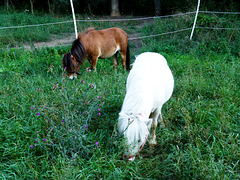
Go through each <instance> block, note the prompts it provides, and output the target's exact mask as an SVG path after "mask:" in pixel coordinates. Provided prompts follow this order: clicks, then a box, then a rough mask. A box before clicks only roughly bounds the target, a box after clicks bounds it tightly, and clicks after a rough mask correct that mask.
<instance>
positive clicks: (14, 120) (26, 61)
mask: <svg viewBox="0 0 240 180" xmlns="http://www.w3.org/2000/svg"><path fill="white" fill-rule="evenodd" d="M13 16H14V15H13ZM15 16H17V15H15ZM20 16H21V14H20ZM2 17H3V16H2ZM31 17H33V16H31ZM31 17H30V18H26V16H25V15H24V16H22V18H23V19H22V21H24V19H26V21H30V20H32V19H33V18H31ZM192 18H193V17H192V16H184V17H180V18H168V19H156V20H154V22H152V23H145V25H144V27H141V28H136V27H135V26H136V24H137V23H133V24H130V23H126V24H125V23H121V25H122V26H123V28H126V27H128V29H127V28H126V29H127V31H128V32H136V33H140V34H141V36H144V35H149V34H153V33H154V34H155V33H163V32H166V31H174V30H176V29H181V28H183V27H184V28H186V27H190V26H191V25H192V24H191V23H192V22H193V19H192ZM203 18H206V19H209V21H210V20H211V21H212V19H211V18H209V17H203ZM225 18H226V17H219V18H215V19H214V22H215V24H214V27H217V26H221V25H224V26H225V25H227V27H230V26H231V25H232V26H233V27H235V25H234V24H232V23H228V24H227V21H225ZM234 18H235V17H233V19H231V20H229V22H232V21H234V22H236V23H235V24H238V22H239V20H238V19H236V18H235V19H234ZM183 19H184V20H185V21H183ZM40 20H41V18H40V19H39V21H40ZM22 21H20V22H19V23H22ZM36 21H37V20H36ZM200 22H201V21H200ZM202 22H204V21H202ZM1 23H3V22H1ZM211 24H212V23H211ZM11 25H12V24H11V23H10V24H9V26H11ZM88 25H89V24H82V26H86V27H87V26H88ZM95 25H96V26H97V28H102V27H106V26H111V25H112V24H106V23H99V24H95ZM137 25H139V24H137ZM119 26H120V25H119ZM198 26H200V24H198ZM204 26H205V25H204ZM56 31H61V32H63V31H64V30H61V28H59V27H57V28H56ZM27 32H29V34H30V30H28V31H27ZM220 32H221V33H219V31H213V30H208V31H207V30H202V29H197V30H196V32H195V34H194V36H193V37H194V40H193V41H189V40H188V39H189V34H190V33H189V31H184V32H180V33H176V34H170V35H165V36H160V37H155V38H149V39H142V40H139V41H130V50H131V53H132V54H131V57H132V60H133V59H134V58H133V57H134V55H135V54H139V53H141V52H145V51H155V52H159V53H161V54H163V55H164V56H165V57H166V59H167V61H168V64H169V67H170V68H171V70H172V72H173V75H174V79H175V88H174V92H173V96H172V97H171V99H170V100H169V101H168V102H167V103H166V104H165V105H164V106H163V110H162V115H163V118H164V121H165V124H166V127H165V128H160V127H158V129H157V142H158V144H157V145H156V146H155V147H148V145H147V144H146V145H145V146H144V148H143V150H142V152H141V153H140V155H139V156H138V157H137V158H136V160H135V161H134V162H125V161H123V160H122V159H121V156H122V151H123V147H122V146H123V144H122V141H123V140H122V139H121V138H119V137H118V135H117V131H116V122H117V118H118V113H119V112H120V109H121V105H122V102H123V98H124V96H125V83H126V78H127V75H128V73H127V72H124V71H123V69H122V67H119V70H118V72H114V71H113V66H112V62H111V59H103V60H99V61H98V64H97V72H91V73H89V72H87V71H86V70H85V69H86V68H87V67H88V66H89V63H88V62H86V63H85V64H84V65H83V66H82V67H81V70H80V71H81V73H82V75H81V76H79V78H78V79H75V80H74V81H71V80H69V79H68V78H67V77H66V74H65V72H64V70H63V68H62V67H61V60H62V55H63V53H65V52H68V51H69V48H70V47H69V46H68V47H55V48H42V49H32V50H26V49H24V48H21V49H16V48H12V49H9V48H5V47H4V46H2V47H3V48H2V49H0V96H1V98H0V121H1V123H0V178H1V179H101V178H102V179H137V178H140V179H239V178H240V176H239V174H240V168H239V167H240V164H239V159H240V153H239V148H240V140H239V131H240V128H239V127H240V123H239V119H240V114H239V102H240V95H239V87H240V83H239V82H240V81H239V76H240V74H239V72H240V71H239V69H240V63H239V56H240V54H239V49H238V47H239V42H240V41H239V33H238V31H235V30H229V31H223V30H221V31H220ZM9 34H10V33H9ZM53 34H54V33H53ZM12 37H13V39H15V36H12ZM30 37H31V36H30V35H29V38H30ZM24 38H25V37H24ZM30 39H31V38H30ZM16 41H17V40H16ZM2 43H3V42H2Z"/></svg>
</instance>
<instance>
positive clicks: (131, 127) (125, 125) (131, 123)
mask: <svg viewBox="0 0 240 180" xmlns="http://www.w3.org/2000/svg"><path fill="white" fill-rule="evenodd" d="M151 124H152V119H146V120H144V119H143V118H142V117H141V116H140V115H139V116H129V115H126V114H123V113H120V114H119V118H118V133H119V134H120V135H123V136H124V138H125V140H126V148H125V150H124V154H123V157H124V158H125V159H127V160H128V161H133V160H134V159H135V156H136V155H137V154H138V153H139V152H140V151H141V149H142V148H143V146H144V144H145V142H146V141H147V137H148V134H149V129H150V127H151Z"/></svg>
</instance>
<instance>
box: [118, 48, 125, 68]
mask: <svg viewBox="0 0 240 180" xmlns="http://www.w3.org/2000/svg"><path fill="white" fill-rule="evenodd" d="M119 53H120V55H121V59H122V66H123V69H124V70H126V51H120V52H119Z"/></svg>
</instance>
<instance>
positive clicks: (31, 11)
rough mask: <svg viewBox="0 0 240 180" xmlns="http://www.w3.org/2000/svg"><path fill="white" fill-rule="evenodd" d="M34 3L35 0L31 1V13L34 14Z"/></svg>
mask: <svg viewBox="0 0 240 180" xmlns="http://www.w3.org/2000/svg"><path fill="white" fill-rule="evenodd" d="M33 3H34V0H30V4H31V13H32V14H34V12H33Z"/></svg>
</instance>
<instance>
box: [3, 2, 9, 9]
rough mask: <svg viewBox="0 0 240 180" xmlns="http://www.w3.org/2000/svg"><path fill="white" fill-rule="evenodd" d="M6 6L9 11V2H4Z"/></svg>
mask: <svg viewBox="0 0 240 180" xmlns="http://www.w3.org/2000/svg"><path fill="white" fill-rule="evenodd" d="M4 4H5V7H6V8H7V10H8V7H9V0H4Z"/></svg>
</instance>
